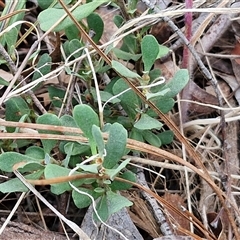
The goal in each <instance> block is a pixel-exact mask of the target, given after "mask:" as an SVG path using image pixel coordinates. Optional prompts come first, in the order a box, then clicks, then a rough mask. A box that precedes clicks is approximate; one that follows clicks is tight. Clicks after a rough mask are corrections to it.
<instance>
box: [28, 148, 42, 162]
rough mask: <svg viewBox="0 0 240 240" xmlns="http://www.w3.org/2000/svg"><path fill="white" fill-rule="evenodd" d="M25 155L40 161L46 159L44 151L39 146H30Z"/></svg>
mask: <svg viewBox="0 0 240 240" xmlns="http://www.w3.org/2000/svg"><path fill="white" fill-rule="evenodd" d="M25 155H27V156H29V157H32V158H36V159H39V160H43V159H44V157H45V153H44V150H43V149H42V148H41V147H38V146H30V147H28V148H27V149H26V151H25Z"/></svg>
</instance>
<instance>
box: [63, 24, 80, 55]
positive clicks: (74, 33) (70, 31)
mask: <svg viewBox="0 0 240 240" xmlns="http://www.w3.org/2000/svg"><path fill="white" fill-rule="evenodd" d="M65 34H66V36H67V39H68V40H69V41H71V40H73V39H78V38H79V36H80V32H79V29H78V28H77V26H75V25H71V26H69V27H68V28H66V29H65ZM67 56H69V54H68V55H67Z"/></svg>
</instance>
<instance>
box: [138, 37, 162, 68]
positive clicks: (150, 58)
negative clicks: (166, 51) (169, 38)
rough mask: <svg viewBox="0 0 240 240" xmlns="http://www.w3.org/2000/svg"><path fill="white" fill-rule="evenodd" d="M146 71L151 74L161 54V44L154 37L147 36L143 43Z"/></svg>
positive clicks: (143, 58)
mask: <svg viewBox="0 0 240 240" xmlns="http://www.w3.org/2000/svg"><path fill="white" fill-rule="evenodd" d="M141 50H142V60H143V64H144V71H145V72H149V71H150V70H151V67H152V66H153V64H154V62H155V61H156V59H157V56H158V53H159V44H158V42H157V40H156V38H155V37H154V36H153V35H146V36H144V37H143V39H142V42H141Z"/></svg>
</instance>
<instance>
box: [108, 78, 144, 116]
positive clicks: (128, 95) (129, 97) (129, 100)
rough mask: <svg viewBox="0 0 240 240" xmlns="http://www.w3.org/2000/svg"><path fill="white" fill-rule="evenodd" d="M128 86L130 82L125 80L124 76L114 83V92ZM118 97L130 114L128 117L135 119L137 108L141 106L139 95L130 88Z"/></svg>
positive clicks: (121, 90)
mask: <svg viewBox="0 0 240 240" xmlns="http://www.w3.org/2000/svg"><path fill="white" fill-rule="evenodd" d="M128 88H129V86H128V84H127V83H126V82H125V81H123V79H122V78H120V79H118V80H117V81H116V83H115V84H114V85H113V89H112V90H113V94H115V95H116V94H119V93H121V92H123V91H124V90H126V89H128ZM118 98H119V99H120V100H121V105H122V107H123V109H124V110H125V111H126V113H127V114H128V117H129V118H130V119H132V120H133V119H135V117H136V114H137V112H136V110H135V109H136V108H139V107H140V100H139V98H138V96H137V95H136V94H135V93H134V92H133V91H132V90H130V91H127V92H125V93H123V94H121V95H120V96H118Z"/></svg>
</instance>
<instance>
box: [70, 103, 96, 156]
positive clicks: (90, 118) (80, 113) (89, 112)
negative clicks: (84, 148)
mask: <svg viewBox="0 0 240 240" xmlns="http://www.w3.org/2000/svg"><path fill="white" fill-rule="evenodd" d="M73 118H74V120H75V122H76V123H77V125H78V127H79V128H80V129H81V130H82V131H83V133H84V134H85V136H86V137H87V138H88V139H89V142H90V146H91V150H92V154H93V155H95V154H96V153H97V152H96V143H95V141H94V138H93V135H92V126H93V125H96V126H99V118H98V115H97V114H96V113H95V112H94V111H93V109H92V108H91V107H90V106H88V105H86V104H81V105H77V106H75V107H74V109H73Z"/></svg>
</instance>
